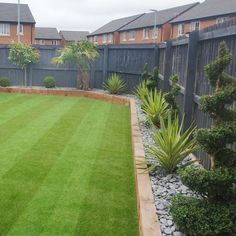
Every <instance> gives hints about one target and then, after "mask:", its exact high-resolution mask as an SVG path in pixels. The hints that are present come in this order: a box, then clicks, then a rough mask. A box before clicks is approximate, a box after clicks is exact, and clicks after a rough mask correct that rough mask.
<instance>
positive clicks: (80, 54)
mask: <svg viewBox="0 0 236 236" xmlns="http://www.w3.org/2000/svg"><path fill="white" fill-rule="evenodd" d="M98 55H99V53H98V49H97V47H96V46H95V45H94V44H92V43H90V42H89V41H80V42H74V43H71V44H68V45H66V46H65V47H64V48H62V49H60V50H58V56H57V57H54V58H53V59H52V63H54V64H56V65H64V64H69V63H71V64H75V65H76V66H77V68H78V77H77V87H78V88H80V89H83V90H88V88H89V73H88V71H89V69H90V63H91V61H93V60H95V59H96V58H97V57H98Z"/></svg>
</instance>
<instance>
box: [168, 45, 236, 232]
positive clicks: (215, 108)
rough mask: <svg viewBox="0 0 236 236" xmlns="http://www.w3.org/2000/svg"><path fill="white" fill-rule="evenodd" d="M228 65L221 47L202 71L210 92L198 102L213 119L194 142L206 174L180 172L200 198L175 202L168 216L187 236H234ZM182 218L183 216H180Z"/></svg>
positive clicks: (233, 114)
mask: <svg viewBox="0 0 236 236" xmlns="http://www.w3.org/2000/svg"><path fill="white" fill-rule="evenodd" d="M231 61H232V55H231V54H230V53H229V51H228V49H227V46H226V44H225V43H221V45H220V49H219V56H218V57H217V58H216V60H214V61H213V62H211V63H210V64H209V65H207V66H206V68H205V74H206V77H207V78H208V80H209V82H210V84H211V86H212V87H213V89H214V91H213V94H211V95H207V96H203V97H202V98H201V99H200V103H201V108H202V110H203V111H204V112H205V113H207V114H208V115H209V116H210V117H211V118H212V119H213V125H212V127H211V128H210V129H200V130H198V132H197V133H196V140H197V142H198V144H199V145H200V147H201V148H202V149H203V150H204V151H205V152H206V153H207V154H208V157H209V160H210V162H211V166H210V169H209V170H204V169H196V168H193V167H188V168H187V169H186V170H181V171H180V176H181V179H182V181H183V183H184V184H186V185H187V186H188V187H189V188H190V189H191V190H193V191H195V192H197V194H198V195H200V196H201V197H202V198H201V200H197V199H192V200H189V199H185V198H179V199H178V200H176V201H174V202H173V206H172V213H173V217H174V220H175V221H176V222H177V224H178V226H180V227H181V229H182V230H183V231H184V232H185V233H187V234H188V235H207V236H208V235H212V236H213V235H236V227H235V225H236V216H235V215H236V208H235V204H236V190H235V186H234V184H235V183H236V151H235V149H233V146H232V145H231V144H233V143H235V142H236V111H235V109H233V108H230V106H231V107H232V105H233V103H234V102H235V101H236V78H234V77H232V76H230V75H228V74H226V73H225V72H224V71H225V69H226V68H227V67H228V66H229V64H230V63H231ZM181 214H183V215H181Z"/></svg>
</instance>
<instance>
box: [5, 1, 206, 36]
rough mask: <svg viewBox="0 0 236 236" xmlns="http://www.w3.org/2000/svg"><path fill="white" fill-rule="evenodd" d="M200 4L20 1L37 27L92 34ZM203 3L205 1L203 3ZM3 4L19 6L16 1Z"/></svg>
mask: <svg viewBox="0 0 236 236" xmlns="http://www.w3.org/2000/svg"><path fill="white" fill-rule="evenodd" d="M197 1H198V0H178V1H177V0H37V1H36V0H21V3H27V4H29V6H30V8H31V11H32V12H33V15H34V17H35V20H36V22H37V26H45V27H57V28H58V29H59V30H61V29H64V30H88V31H90V32H91V31H93V30H95V29H97V28H98V27H100V26H102V25H104V24H106V23H107V22H108V21H110V20H113V19H116V18H120V17H125V16H129V15H132V14H138V13H143V12H149V9H157V10H161V9H165V8H170V7H175V6H179V5H184V4H189V3H193V2H197ZM200 1H201V2H202V0H200ZM1 2H11V3H17V0H2V1H1Z"/></svg>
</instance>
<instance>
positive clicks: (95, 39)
mask: <svg viewBox="0 0 236 236" xmlns="http://www.w3.org/2000/svg"><path fill="white" fill-rule="evenodd" d="M93 40H94V43H98V37H97V36H96V35H95V36H94V38H93Z"/></svg>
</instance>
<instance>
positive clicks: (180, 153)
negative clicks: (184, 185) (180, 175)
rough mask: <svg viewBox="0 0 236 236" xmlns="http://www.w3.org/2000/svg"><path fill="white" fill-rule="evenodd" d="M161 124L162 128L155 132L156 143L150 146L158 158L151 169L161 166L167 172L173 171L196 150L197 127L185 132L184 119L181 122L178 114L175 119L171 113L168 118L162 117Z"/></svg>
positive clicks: (151, 152) (152, 153)
mask: <svg viewBox="0 0 236 236" xmlns="http://www.w3.org/2000/svg"><path fill="white" fill-rule="evenodd" d="M160 125H161V129H160V130H155V131H154V134H153V140H154V141H155V144H156V145H153V146H150V147H149V153H150V154H151V155H153V156H154V157H155V158H156V159H157V160H158V163H157V164H154V165H153V166H152V167H151V169H156V168H157V167H158V166H160V167H161V168H163V169H164V170H165V171H166V172H167V173H173V172H175V171H176V169H177V166H178V165H179V164H180V163H181V162H182V161H183V160H184V159H185V158H186V157H187V156H188V155H189V154H190V153H192V152H194V151H196V149H197V145H196V140H195V139H192V134H193V132H194V131H195V129H196V128H195V127H190V128H189V129H187V130H186V131H184V132H183V131H182V129H183V119H182V121H181V123H180V121H179V118H178V117H177V116H176V118H175V119H174V120H173V119H172V115H171V113H169V114H168V118H167V120H166V119H163V118H160Z"/></svg>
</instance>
